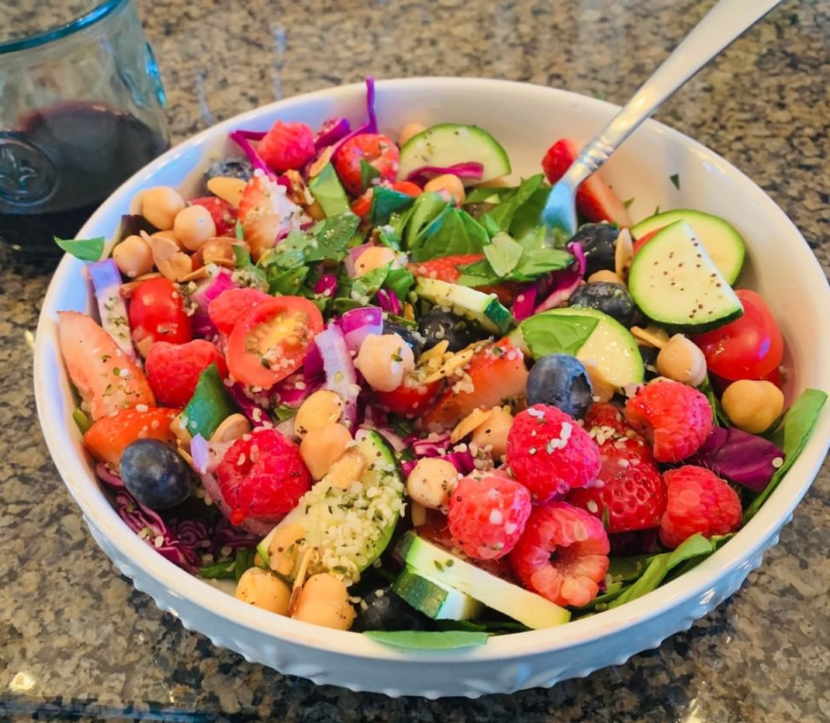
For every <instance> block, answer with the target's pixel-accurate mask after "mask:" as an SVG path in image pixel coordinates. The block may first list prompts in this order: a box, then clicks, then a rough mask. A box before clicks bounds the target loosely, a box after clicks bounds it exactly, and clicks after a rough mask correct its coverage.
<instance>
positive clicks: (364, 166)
mask: <svg viewBox="0 0 830 723" xmlns="http://www.w3.org/2000/svg"><path fill="white" fill-rule="evenodd" d="M375 178H380V171H379V170H378V169H377V168H375V167H374V166H373V165H372V164H371V163H366V161H364V160H363V159H362V158H361V159H360V187H361V188H362V189H363V191H366V189H367V188H369V186H371V185H372V181H373V180H374V179H375Z"/></svg>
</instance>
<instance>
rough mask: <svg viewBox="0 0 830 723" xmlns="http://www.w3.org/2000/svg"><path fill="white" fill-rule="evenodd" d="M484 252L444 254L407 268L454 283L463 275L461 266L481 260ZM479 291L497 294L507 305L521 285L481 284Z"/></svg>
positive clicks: (415, 272) (420, 274) (424, 275)
mask: <svg viewBox="0 0 830 723" xmlns="http://www.w3.org/2000/svg"><path fill="white" fill-rule="evenodd" d="M483 258H484V254H459V255H457V256H444V257H443V258H440V259H431V260H429V261H422V262H421V263H418V264H409V265H408V266H407V268H408V269H409V271H410V273H412V274H415V276H423V277H424V278H427V279H438V280H439V281H446V282H447V283H448V284H454V283H455V282H456V281H458V279H459V277H460V276H461V270H460V268H459V267H460V266H465V265H467V264H473V263H475V262H476V261H481V260H482V259H483ZM477 290H478V291H481V292H482V293H484V294H495V295H496V297H497V298H498V300H499V301H500V302H501V303H502V304H505V305H507V306H509V305H511V304H512V303H513V301H514V299H515V298H516V296H517V295H518V294H519V292H520V286H519V285H518V284H513V283H509V282H507V283H504V284H499V285H497V286H479V287H477Z"/></svg>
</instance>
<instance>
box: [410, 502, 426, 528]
mask: <svg viewBox="0 0 830 723" xmlns="http://www.w3.org/2000/svg"><path fill="white" fill-rule="evenodd" d="M410 505H411V506H412V513H411V514H412V526H413V527H423V526H424V525H425V524H426V523H427V508H426V507H424V506H423V505H422V504H419V503H418V502H410Z"/></svg>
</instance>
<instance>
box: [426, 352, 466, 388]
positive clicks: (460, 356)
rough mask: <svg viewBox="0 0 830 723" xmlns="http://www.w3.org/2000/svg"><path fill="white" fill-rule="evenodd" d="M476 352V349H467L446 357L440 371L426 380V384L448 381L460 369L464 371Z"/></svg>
mask: <svg viewBox="0 0 830 723" xmlns="http://www.w3.org/2000/svg"><path fill="white" fill-rule="evenodd" d="M475 351H476V350H475V349H474V348H472V347H467V348H466V349H462V350H461V351H460V352H458V353H457V354H452V355H451V356H447V357H444V362H443V364H441V367H440V369H438V371H436V372H433V373H432V374H430V375H429V376H428V377H427V378H426V379H424V384H432V383H433V382H437V381H438V380H439V379H446V378H447V377H450V376H452V375H453V374H455V372H457V371H458V370H459V369H463V368H464V367H465V366H467V364H469V363H470V360H471V359H472V358H473V355H474V354H475Z"/></svg>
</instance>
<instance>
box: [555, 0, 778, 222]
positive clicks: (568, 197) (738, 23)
mask: <svg viewBox="0 0 830 723" xmlns="http://www.w3.org/2000/svg"><path fill="white" fill-rule="evenodd" d="M781 2H782V0H721V1H720V2H719V3H718V4H717V5H716V6H715V7H714V8H712V10H710V11H709V13H708V14H707V15H706V17H704V18H703V20H701V21H700V22H699V23H698V24H697V26H696V27H695V28H694V30H692V32H690V33H689V34H688V35H687V36H686V38H685V39H684V40H683V42H681V43H680V45H678V46H677V48H675V50H674V52H673V53H672V54H671V55H670V56H669V57H668V58H666V60H665V61H664V62H663V64H662V65H661V66H660V67H659V68H657V70H656V71H654V73H653V74H652V76H651V77H650V78H649V79H648V80H647V81H646V82H645V83H643V85H642V86H640V89H639V90H638V91H637V92H636V93H635V94H634V96H633V97H632V98H631V100H629V101H628V103H626V104H625V107H624V108H623V109H622V110H621V111H620V112H619V113H617V115H616V116H614V118H613V119H612V121H611V122H610V123H609V124H608V125H607V126H606V127H605V128H604V129H603V130H602V131H601V132H600V133H599V135H597V136H596V137H595V138H594V139H593V140H592V141H591V142H590V143H589V144H588V145H587V146H585V148H583V149H582V152H581V153H580V154H579V156H578V157H577V159H576V160H575V161H574V162H573V163H572V164H571V166H570V168H568V170H567V171H566V172H565V175H564V176H562V178H560V179H559V180H558V181H557V182H556V183H554V184H553V188H551V190H550V193H549V194H548V200H547V202H546V203H545V208H544V210H543V211H542V221H543V222H544V224H545V225H546V226H547V228H548V237H549V238H552V237H553V233H552V232H553V230H554V229H558V230H560V231H563V232H565V233H566V234H567V236H568V238H570V237H571V236H573V235H574V233H576V191H577V189H578V188H579V186H580V184H581V183H582V182H583V181H584V180H585V179H587V178H588V177H589V176H590V175H591V174H592V173H593V172H594V171H596V170H597V169H598V168H599V167H600V166H601V165H602V164H603V163H605V161H607V160H608V158H609V157H610V156H611V154H612V153H613V152H614V151H615V150H617V148H619V147H620V146H621V145H622V143H623V141H624V140H625V139H626V138H628V136H630V135H631V134H632V133H633V132H634V131H635V130H636V129H637V128H638V127H639V126H640V124H641V123H642V122H643V121H644V120H646V118H648V117H649V116H650V115H651V114H652V113H654V111H656V110H657V109H658V108H659V107H660V105H661V104H662V103H663V102H664V101H665V100H667V99H668V98H670V97H671V96H672V95H674V93H675V91H677V90H678V89H679V88H680V87H682V86H683V85H684V84H685V83H686V81H687V80H689V78H691V77H692V76H693V75H695V74H696V73H697V72H698V71H699V70H700V69H701V68H702V67H703V66H704V65H706V63H708V62H709V61H710V60H711V59H712V58H714V57H715V56H716V55H718V54H719V53H720V52H721V51H722V50H723V49H724V48H725V47H727V46H728V45H730V44H731V43H732V42H733V41H734V40H735V39H736V38H738V37H739V36H740V35H741V34H742V33H743V32H744V31H745V30H748V29H749V28H750V27H752V26H753V25H754V24H755V23H757V22H758V21H759V20H760V19H761V18H762V17H764V15H766V14H767V13H768V12H769V11H770V10H772V9H773V8H774V7H775V6H776V5H778V4H780V3H781Z"/></svg>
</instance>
